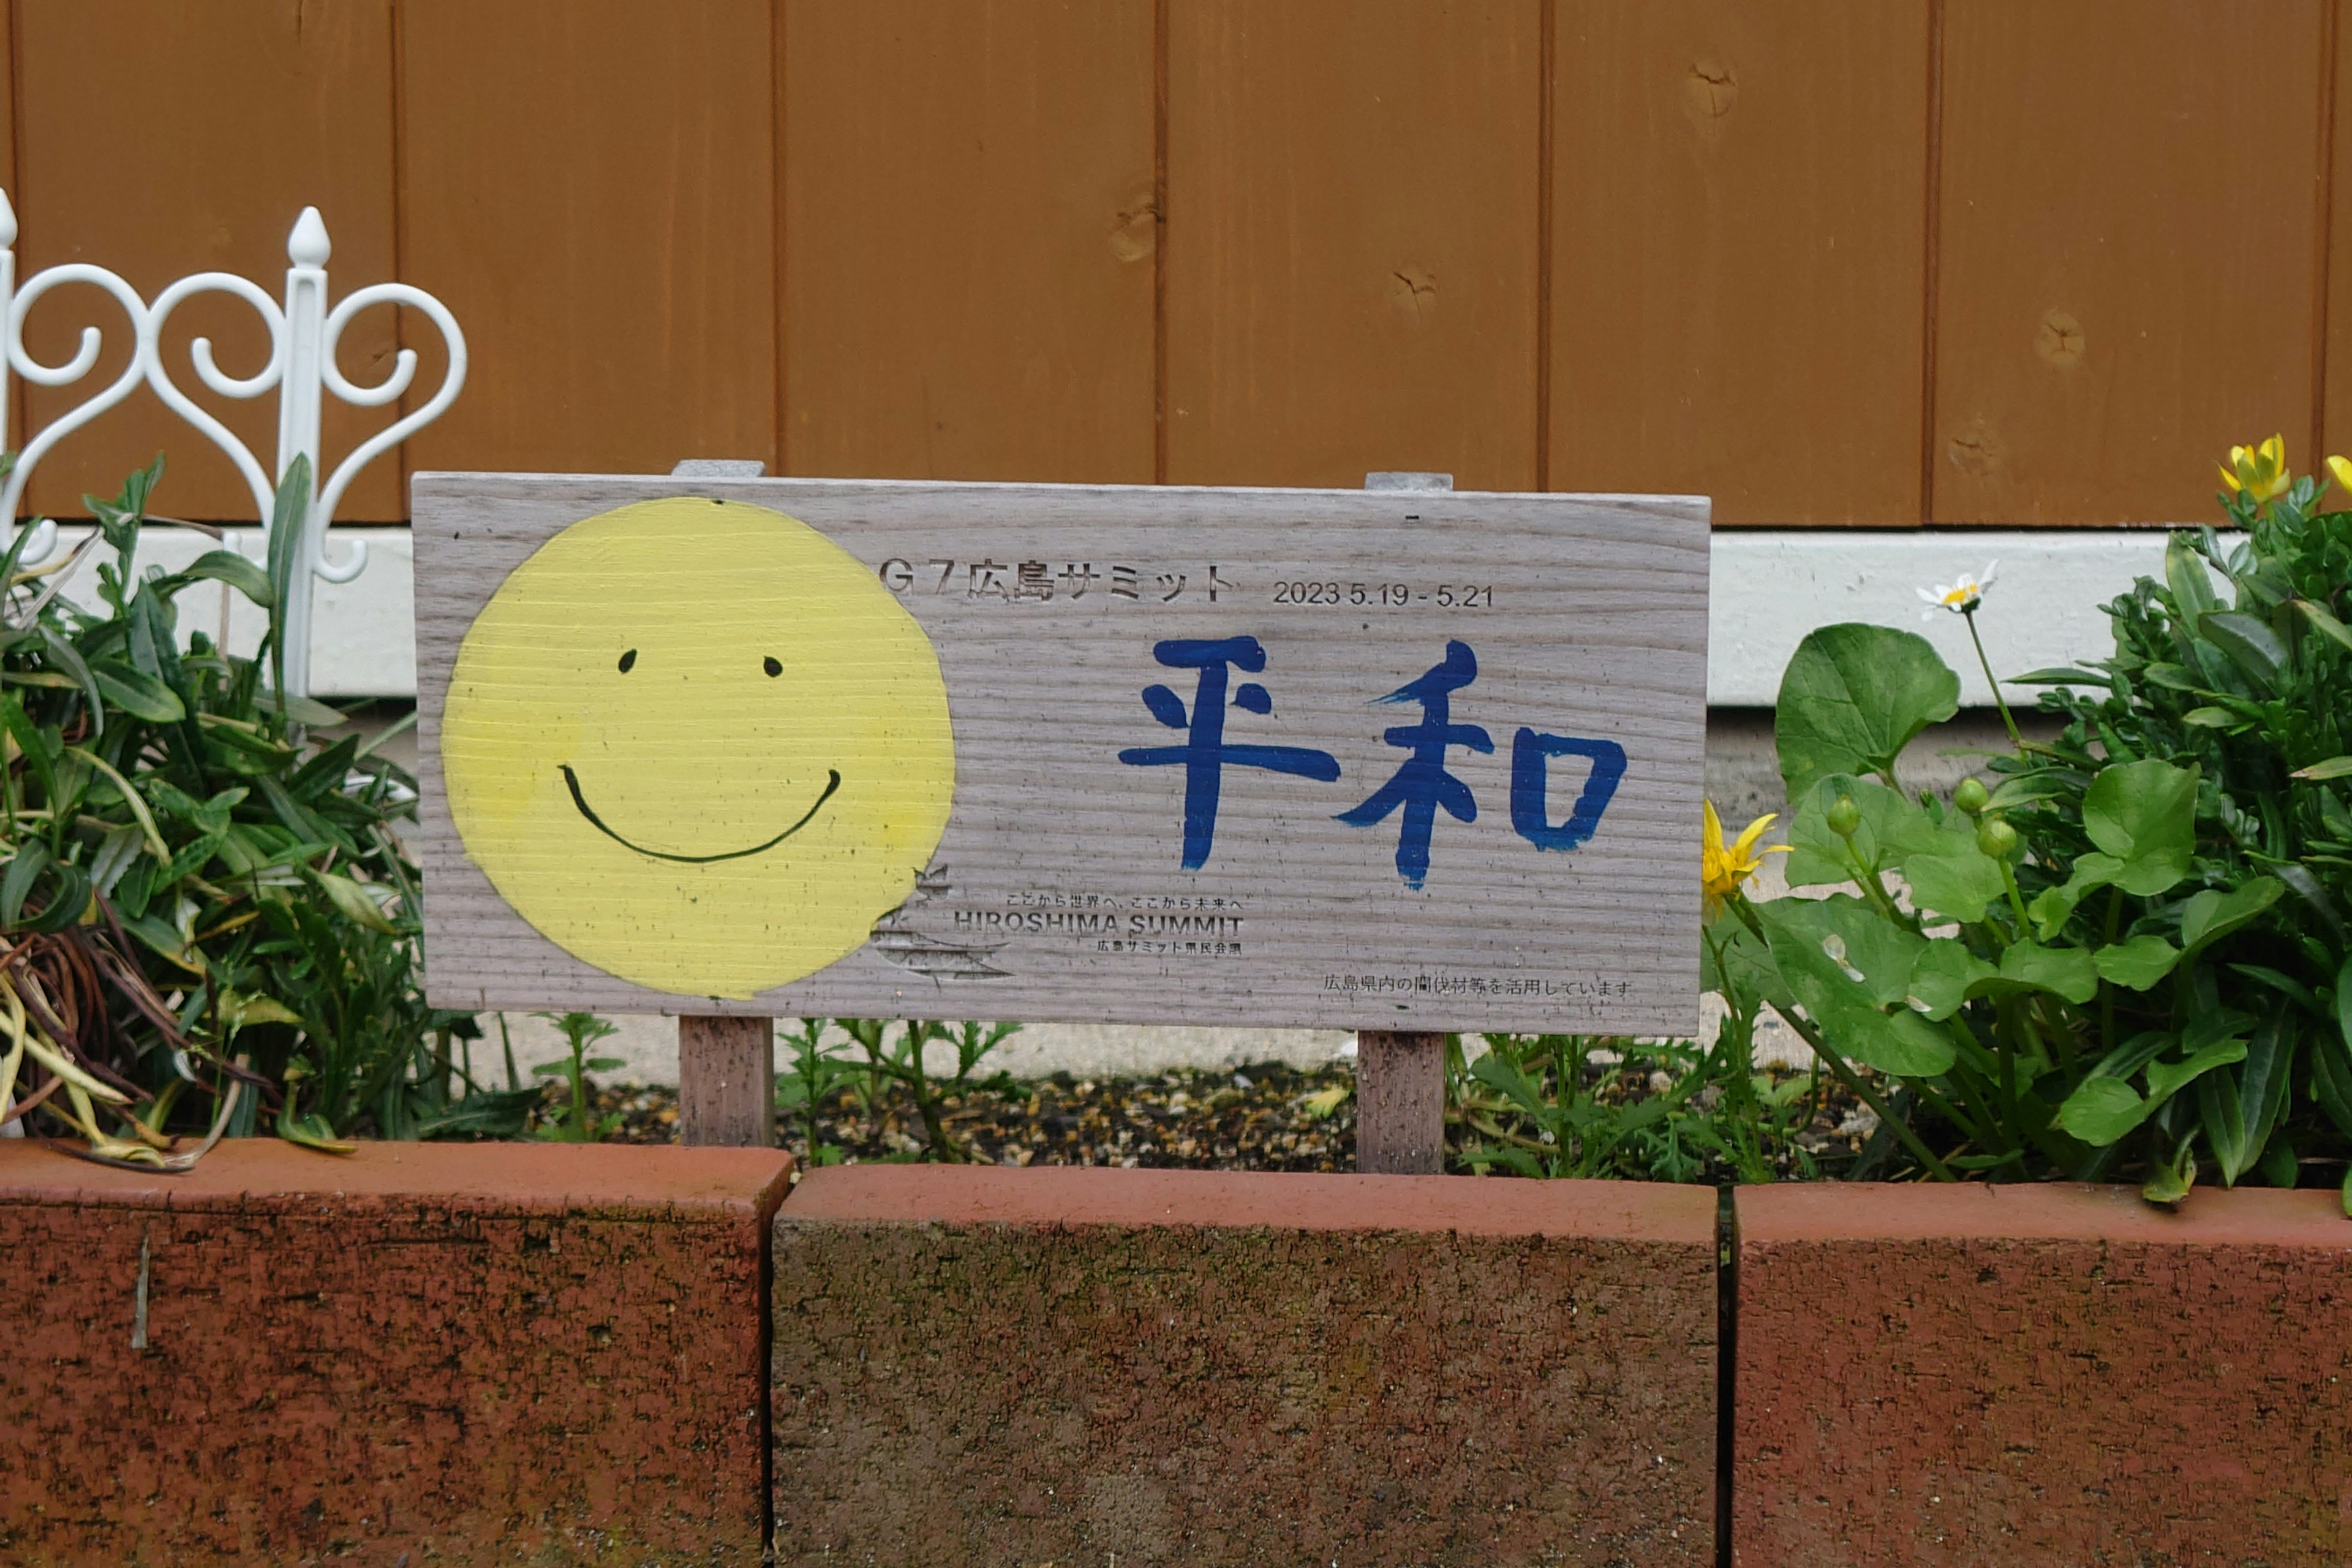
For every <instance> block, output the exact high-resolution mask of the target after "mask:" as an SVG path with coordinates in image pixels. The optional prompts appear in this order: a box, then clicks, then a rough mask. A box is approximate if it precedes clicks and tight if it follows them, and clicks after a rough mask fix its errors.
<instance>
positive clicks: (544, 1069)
mask: <svg viewBox="0 0 2352 1568" xmlns="http://www.w3.org/2000/svg"><path fill="white" fill-rule="evenodd" d="M532 1016H534V1017H539V1018H544V1019H546V1020H547V1021H548V1022H549V1023H551V1024H552V1025H554V1026H556V1027H557V1028H558V1029H561V1030H562V1031H563V1045H564V1054H563V1055H562V1056H560V1057H557V1058H555V1059H554V1060H552V1061H544V1062H541V1063H540V1064H539V1065H538V1066H536V1067H534V1068H531V1069H530V1070H531V1072H532V1073H533V1074H534V1075H535V1076H537V1077H540V1078H560V1079H563V1080H564V1083H565V1085H566V1087H567V1088H568V1089H570V1090H571V1099H570V1100H568V1101H567V1102H566V1103H565V1105H564V1107H563V1114H562V1115H561V1116H559V1117H557V1118H555V1119H554V1120H553V1121H546V1122H542V1123H541V1125H540V1128H539V1136H541V1138H544V1139H547V1140H548V1141H550V1142H556V1143H598V1142H603V1141H604V1140H605V1139H607V1138H609V1137H611V1136H612V1135H613V1134H614V1132H615V1131H618V1130H619V1128H620V1125H621V1122H622V1121H623V1117H622V1115H621V1113H620V1112H619V1111H617V1110H616V1111H614V1112H613V1114H611V1115H610V1116H606V1117H603V1118H601V1119H600V1118H599V1117H598V1116H597V1115H596V1107H595V1102H594V1101H593V1100H592V1099H591V1098H590V1094H589V1086H588V1075H589V1074H590V1073H592V1072H612V1071H614V1070H615V1069H616V1068H623V1067H625V1066H627V1065H628V1064H627V1063H625V1062H624V1061H622V1060H621V1059H620V1058H617V1057H592V1056H590V1055H589V1054H588V1047H591V1046H593V1045H594V1044H595V1043H596V1042H597V1041H599V1040H602V1039H605V1038H607V1037H610V1036H612V1035H614V1034H615V1033H617V1031H616V1030H615V1029H614V1026H612V1024H610V1023H609V1022H607V1021H606V1020H604V1019H603V1018H599V1017H598V1016H596V1015H595V1014H593V1013H536V1014H533V1015H532Z"/></svg>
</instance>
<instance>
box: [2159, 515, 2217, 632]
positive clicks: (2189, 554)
mask: <svg viewBox="0 0 2352 1568" xmlns="http://www.w3.org/2000/svg"><path fill="white" fill-rule="evenodd" d="M2164 583H2165V586H2166V587H2168V588H2170V589H2171V590H2172V602H2173V604H2174V605H2177V606H2179V611H2180V618H2181V619H2182V620H2184V621H2187V622H2188V623H2189V625H2190V626H2195V625H2196V624H2197V618H2198V617H2199V616H2202V615H2203V614H2204V613H2205V612H2206V611H2208V610H2210V609H2215V608H2218V607H2219V606H2220V604H2221V601H2220V600H2218V599H2216V598H2215V597H2214V596H2213V578H2212V575H2211V574H2210V573H2209V572H2207V571H2206V569H2205V559H2204V557H2203V556H2201V555H2200V554H2198V553H2197V550H2196V547H2195V546H2194V545H2192V544H2190V543H2189V534H2188V532H2187V531H2185V530H2184V531H2176V532H2175V533H2174V534H2173V535H2172V537H2171V538H2169V539H2168V540H2166V541H2165V542H2164Z"/></svg>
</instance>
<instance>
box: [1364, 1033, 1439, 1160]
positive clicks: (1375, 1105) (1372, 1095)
mask: <svg viewBox="0 0 2352 1568" xmlns="http://www.w3.org/2000/svg"><path fill="white" fill-rule="evenodd" d="M1356 1169H1357V1170H1359V1171H1360V1172H1362V1173H1365V1174H1366V1175H1380V1176H1435V1175H1442V1174H1444V1171H1445V1037H1444V1035H1430V1034H1396V1033H1391V1032H1390V1031H1387V1030H1379V1029H1362V1030H1359V1031H1358V1032H1357V1035H1356Z"/></svg>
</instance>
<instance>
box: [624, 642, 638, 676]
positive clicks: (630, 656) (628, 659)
mask: <svg viewBox="0 0 2352 1568" xmlns="http://www.w3.org/2000/svg"><path fill="white" fill-rule="evenodd" d="M636 662H637V650H636V649H635V648H631V649H630V650H629V651H628V652H626V653H625V654H623V655H622V656H621V673H622V674H623V675H626V674H628V673H629V666H631V665H633V664H635V663H636Z"/></svg>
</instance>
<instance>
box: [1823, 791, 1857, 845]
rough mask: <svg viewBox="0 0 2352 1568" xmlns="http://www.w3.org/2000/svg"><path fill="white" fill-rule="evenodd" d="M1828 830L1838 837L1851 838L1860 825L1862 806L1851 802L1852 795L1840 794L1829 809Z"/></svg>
mask: <svg viewBox="0 0 2352 1568" xmlns="http://www.w3.org/2000/svg"><path fill="white" fill-rule="evenodd" d="M1829 824H1830V831H1831V832H1832V833H1834V834H1836V835H1837V836H1838V837H1840V838H1851V837H1853V836H1854V832H1855V830H1856V829H1858V828H1860V827H1861V826H1862V807H1860V806H1858V805H1854V804H1853V796H1852V795H1840V796H1838V797H1837V804H1836V805H1833V806H1832V807H1830V810H1829Z"/></svg>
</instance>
